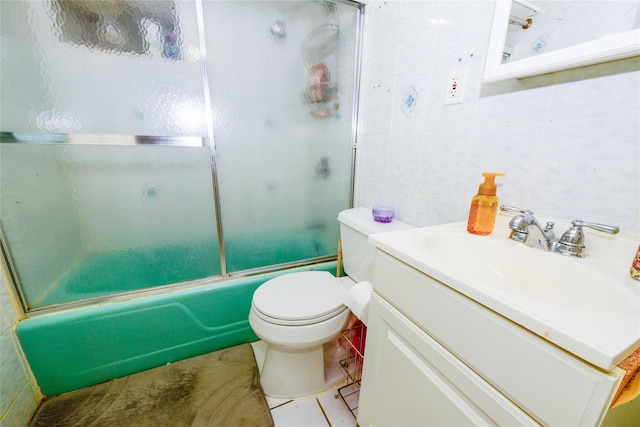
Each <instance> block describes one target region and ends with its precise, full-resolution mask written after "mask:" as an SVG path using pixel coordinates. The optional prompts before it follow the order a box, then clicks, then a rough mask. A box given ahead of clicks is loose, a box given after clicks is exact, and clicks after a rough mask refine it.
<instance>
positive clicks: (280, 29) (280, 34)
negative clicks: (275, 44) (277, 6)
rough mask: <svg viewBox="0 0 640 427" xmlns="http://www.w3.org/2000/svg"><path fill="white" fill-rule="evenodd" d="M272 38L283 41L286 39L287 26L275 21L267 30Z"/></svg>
mask: <svg viewBox="0 0 640 427" xmlns="http://www.w3.org/2000/svg"><path fill="white" fill-rule="evenodd" d="M269 31H271V34H272V35H273V37H275V38H278V39H283V38H285V37H287V26H286V24H285V23H284V22H283V21H276V22H274V23H273V25H272V26H271V28H270V29H269Z"/></svg>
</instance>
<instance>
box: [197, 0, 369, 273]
mask: <svg viewBox="0 0 640 427" xmlns="http://www.w3.org/2000/svg"><path fill="white" fill-rule="evenodd" d="M203 6H204V13H203V15H204V22H205V26H204V28H205V40H206V49H207V70H208V76H209V89H210V94H211V105H212V113H213V115H212V117H213V121H214V122H213V128H214V141H215V146H216V159H217V165H218V183H219V188H220V200H221V208H222V215H221V217H222V221H223V225H224V227H223V228H224V243H225V253H226V264H227V269H228V271H230V272H234V271H240V270H246V269H251V268H259V267H264V266H267V265H272V264H281V263H286V262H292V261H297V260H300V259H307V258H315V257H322V256H326V255H330V254H335V253H336V249H337V244H338V236H339V229H338V222H337V214H338V212H339V211H340V210H341V209H345V208H348V207H349V206H350V201H351V161H352V155H351V152H352V138H353V131H354V124H353V119H354V111H353V110H354V99H355V96H354V95H355V92H356V86H355V85H356V78H355V77H356V73H357V69H356V66H357V61H356V59H357V34H358V32H357V31H356V30H357V28H358V19H359V11H358V10H357V9H356V8H353V7H345V6H344V5H338V4H335V3H330V2H304V1H296V2H291V1H269V2H265V1H242V2H204V3H203Z"/></svg>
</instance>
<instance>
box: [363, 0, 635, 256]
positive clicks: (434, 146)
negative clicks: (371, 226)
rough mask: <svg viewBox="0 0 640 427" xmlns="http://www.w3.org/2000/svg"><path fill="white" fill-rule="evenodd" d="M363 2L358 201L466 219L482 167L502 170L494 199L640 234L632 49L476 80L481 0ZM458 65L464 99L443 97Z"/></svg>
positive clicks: (406, 216)
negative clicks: (533, 72)
mask: <svg viewBox="0 0 640 427" xmlns="http://www.w3.org/2000/svg"><path fill="white" fill-rule="evenodd" d="M367 4H368V15H367V22H366V33H367V34H368V36H367V37H366V38H365V49H364V66H363V79H362V94H361V110H360V113H361V116H360V118H361V123H360V132H359V141H358V147H359V150H358V163H357V164H358V169H357V179H356V181H357V188H356V195H357V196H356V197H357V199H356V204H357V205H358V206H367V207H370V206H372V205H373V203H375V202H376V201H383V200H386V201H390V202H391V203H393V204H394V205H395V207H396V215H397V217H398V218H400V219H402V220H405V221H407V222H410V223H412V224H414V225H418V226H427V225H435V224H440V223H446V222H455V221H466V219H467V215H468V210H469V202H470V200H471V198H472V197H473V196H474V195H475V194H476V192H477V189H478V185H479V184H480V183H481V182H482V176H481V173H482V172H483V171H494V172H505V173H506V174H507V175H506V176H505V177H503V178H501V179H499V181H501V182H502V186H501V187H499V188H498V196H499V197H500V201H501V203H504V204H509V205H514V206H518V207H521V208H527V209H531V210H533V211H534V212H535V213H536V214H537V215H538V216H540V217H541V220H546V219H547V218H546V217H547V216H552V217H558V218H568V219H576V218H579V219H582V220H585V221H590V222H600V223H605V224H615V225H618V226H619V227H620V228H621V229H622V233H625V234H629V235H631V236H633V237H640V218H639V216H640V57H636V58H633V59H625V60H619V61H614V62H609V63H606V64H600V65H594V66H588V67H582V68H578V69H574V70H570V71H563V72H557V73H552V74H547V75H544V76H537V77H532V78H528V79H522V80H511V81H505V82H499V83H492V84H483V83H482V82H481V79H482V72H483V66H484V59H485V54H486V48H487V43H488V38H489V30H490V27H491V23H492V14H493V6H494V2H493V1H481V0H478V1H457V0H455V1H450V0H448V1H428V0H427V1H400V0H396V1H394V0H387V1H367ZM460 67H464V68H466V70H467V72H466V81H465V84H464V85H463V87H462V90H463V94H462V95H463V102H462V103H460V104H454V105H445V103H444V101H445V92H446V82H447V77H448V75H449V72H450V71H451V70H454V69H458V68H460ZM408 95H411V96H412V97H413V98H412V99H411V98H407V96H408ZM407 102H409V104H411V102H413V103H412V104H411V106H412V108H411V109H409V108H407V105H408V104H407ZM632 256H633V254H629V257H630V259H631V257H632Z"/></svg>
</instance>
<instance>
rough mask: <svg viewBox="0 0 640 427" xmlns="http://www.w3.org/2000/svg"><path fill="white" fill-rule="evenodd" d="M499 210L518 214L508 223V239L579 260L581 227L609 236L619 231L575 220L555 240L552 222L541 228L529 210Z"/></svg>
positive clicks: (581, 251)
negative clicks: (509, 230) (509, 231)
mask: <svg viewBox="0 0 640 427" xmlns="http://www.w3.org/2000/svg"><path fill="white" fill-rule="evenodd" d="M500 210H501V211H503V212H517V213H518V215H516V216H514V217H513V218H512V219H511V221H509V228H510V229H511V234H510V235H509V238H510V239H511V240H515V241H516V242H524V244H525V245H527V246H530V247H532V248H539V249H543V250H545V251H548V252H557V253H559V254H563V255H569V256H576V257H580V258H582V257H584V256H585V253H584V248H585V245H584V232H583V231H582V227H589V228H592V229H594V230H598V231H602V232H604V233H610V234H616V233H618V232H619V231H620V228H618V227H615V226H612V225H604V224H596V223H592V222H584V221H582V220H579V219H576V220H574V221H572V226H571V228H569V229H568V230H567V231H565V232H564V233H563V234H562V236H561V237H560V239H556V237H555V234H554V231H553V226H554V223H553V222H552V221H549V222H547V224H546V226H545V227H542V225H541V224H540V223H539V222H538V220H537V219H536V218H535V217H534V216H533V212H531V211H530V210H522V209H520V208H516V207H512V206H504V205H502V206H500Z"/></svg>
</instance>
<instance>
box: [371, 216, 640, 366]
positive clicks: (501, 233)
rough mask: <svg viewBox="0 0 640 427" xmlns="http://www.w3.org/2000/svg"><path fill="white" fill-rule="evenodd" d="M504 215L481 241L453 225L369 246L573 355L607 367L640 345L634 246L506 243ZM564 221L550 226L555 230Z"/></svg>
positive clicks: (382, 238) (612, 240)
mask: <svg viewBox="0 0 640 427" xmlns="http://www.w3.org/2000/svg"><path fill="white" fill-rule="evenodd" d="M510 218H511V216H508V215H506V216H505V215H498V219H497V220H496V226H495V229H494V231H493V233H492V234H491V235H489V236H476V235H473V234H469V233H468V232H467V230H466V223H454V224H444V225H437V226H432V227H423V228H417V229H414V230H407V231H397V232H390V233H383V234H377V235H372V236H370V237H369V241H370V242H371V243H372V244H373V245H374V246H376V247H377V248H378V250H381V251H383V252H386V253H387V254H389V255H391V256H393V257H395V258H396V259H398V260H399V261H402V262H404V263H405V264H408V265H409V266H411V267H413V268H414V269H415V270H417V272H420V273H423V274H426V275H427V276H429V277H430V278H432V279H435V280H437V281H438V282H440V283H442V284H444V285H446V286H447V287H448V288H451V289H453V290H454V291H456V292H458V293H460V294H462V295H465V296H466V297H468V298H470V299H471V300H474V301H475V302H477V303H479V304H481V305H483V306H485V307H487V308H489V309H491V310H493V311H494V312H496V313H499V314H500V315H502V316H504V317H505V318H508V319H510V320H512V321H513V322H515V323H516V324H518V325H520V326H522V327H524V328H526V329H528V330H529V331H531V332H533V333H535V334H537V335H539V336H540V337H543V338H545V339H546V340H548V341H550V342H552V343H554V344H556V345H558V346H559V347H561V348H564V349H565V350H567V351H569V352H571V353H573V354H575V355H576V356H578V357H580V358H582V359H584V360H586V361H588V362H590V363H592V364H594V365H596V366H599V367H601V368H603V369H612V368H613V367H614V366H615V365H616V364H617V363H619V362H620V361H621V360H623V359H624V357H626V356H628V355H629V354H630V353H631V352H633V350H634V349H635V348H637V347H638V346H639V345H640V322H639V319H640V282H638V281H636V280H634V279H632V278H631V277H630V275H629V268H630V265H631V259H632V257H633V255H634V254H635V251H636V249H637V248H638V241H637V240H634V239H630V238H627V237H623V236H620V235H618V236H615V237H614V236H610V235H605V234H604V233H598V232H593V233H590V234H587V235H586V250H585V252H586V256H585V257H584V258H577V257H571V256H567V255H561V254H559V253H553V252H546V251H544V250H542V249H538V248H532V247H528V246H526V245H524V244H523V243H519V242H515V241H513V240H510V239H509V233H510V230H509V227H508V223H509V220H510ZM567 224H568V222H567ZM567 224H564V223H560V222H559V221H557V222H556V225H557V229H558V230H565V229H566V227H568V225H567ZM398 286H402V283H398ZM373 289H374V291H376V279H375V275H374V280H373Z"/></svg>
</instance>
